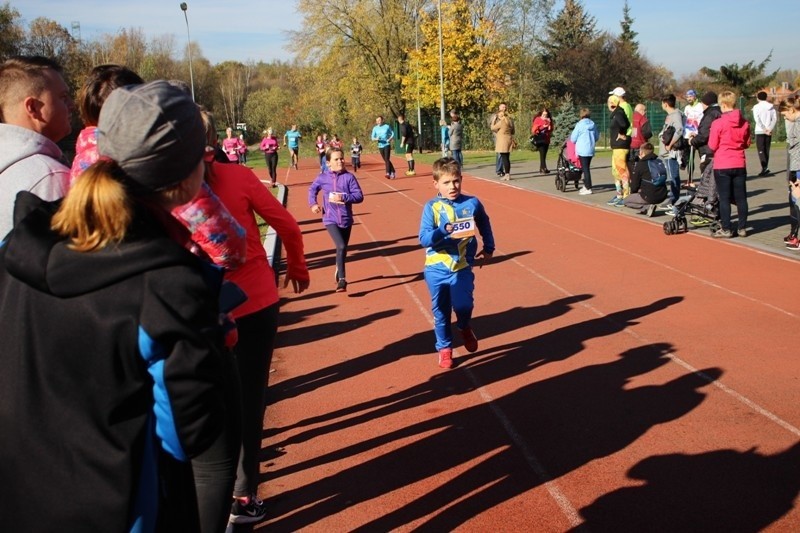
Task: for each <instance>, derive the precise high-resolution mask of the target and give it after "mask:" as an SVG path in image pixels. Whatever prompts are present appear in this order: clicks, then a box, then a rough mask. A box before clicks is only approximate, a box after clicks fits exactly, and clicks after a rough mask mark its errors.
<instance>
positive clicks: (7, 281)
mask: <svg viewBox="0 0 800 533" xmlns="http://www.w3.org/2000/svg"><path fill="white" fill-rule="evenodd" d="M98 129H99V130H100V132H101V133H100V134H99V137H98V140H99V144H98V146H99V151H100V154H101V158H100V159H99V160H98V161H96V162H95V163H94V164H92V165H91V166H89V167H88V168H87V169H86V170H85V171H84V172H83V173H82V174H81V176H80V178H79V179H78V180H77V181H76V182H75V184H74V185H73V187H72V188H71V189H70V190H69V192H68V193H67V195H66V197H65V198H64V199H63V200H62V201H61V202H60V203H59V202H46V201H44V200H42V199H40V198H38V197H36V196H34V195H33V194H32V193H30V192H27V191H23V192H20V193H19V194H18V195H17V201H16V206H15V211H14V229H13V230H12V231H11V232H10V233H9V234H8V239H7V240H6V241H5V243H4V245H3V246H2V247H0V308H1V312H0V334H2V335H3V338H4V339H8V342H6V343H4V346H3V350H0V390H2V391H4V397H3V401H4V405H7V406H9V408H8V409H5V410H4V415H3V416H2V417H0V434H2V435H4V436H11V435H13V438H11V437H8V438H3V439H0V455H2V456H3V457H15V458H18V460H17V461H12V462H11V463H9V464H7V465H4V468H3V475H4V482H7V483H9V485H8V487H14V489H15V490H3V491H2V495H3V505H4V510H3V513H0V531H35V530H37V529H41V526H42V514H41V509H42V507H41V506H42V505H44V506H45V508H46V509H47V521H48V523H53V524H58V526H59V528H63V530H64V531H129V530H133V529H136V530H138V531H143V532H155V531H201V528H200V524H199V522H200V518H199V516H198V508H197V503H196V494H195V487H194V485H193V479H192V472H191V469H190V468H189V464H188V461H189V460H190V459H192V458H195V457H197V456H198V455H199V454H203V453H205V452H206V451H207V450H208V449H209V447H210V446H211V445H212V444H213V443H214V442H216V441H217V440H218V439H219V437H220V435H221V434H222V432H223V431H224V430H225V428H226V423H227V421H229V420H232V419H235V418H236V417H238V405H237V402H238V398H237V397H236V395H235V391H236V389H234V388H233V387H232V385H233V384H234V383H235V382H234V381H233V375H232V374H231V370H232V368H231V360H230V358H229V357H227V356H226V355H225V352H224V349H223V345H222V339H223V335H224V332H223V328H222V325H221V324H220V305H219V303H218V297H219V294H220V291H221V283H222V276H223V274H222V272H221V271H219V270H218V269H214V268H211V267H210V266H208V264H207V262H206V261H205V260H203V259H201V258H199V257H197V256H196V255H194V254H192V253H191V252H190V251H188V250H187V249H186V248H185V246H183V244H184V241H185V240H187V237H188V230H186V229H185V228H184V227H183V226H182V225H180V223H179V222H178V221H177V220H176V219H175V218H174V217H173V216H171V215H170V213H169V210H171V209H173V208H174V207H175V206H178V205H181V204H183V203H186V202H188V201H189V200H191V199H193V198H194V196H195V194H196V193H197V191H198V189H199V188H200V184H201V182H202V180H203V174H204V170H205V165H204V163H203V159H202V156H203V153H204V148H205V131H204V127H203V122H202V120H201V117H200V113H199V110H198V108H197V106H196V105H195V104H194V102H193V101H192V99H191V96H188V95H186V94H184V93H183V92H181V91H180V90H179V89H176V88H174V87H172V86H170V85H169V84H167V83H166V82H163V81H159V82H153V83H148V84H144V85H139V86H132V87H120V88H117V89H115V90H114V91H113V92H112V93H111V94H110V95H109V97H108V98H107V99H106V101H105V104H104V105H103V108H102V110H101V112H100V118H99V122H98ZM12 303H13V305H12ZM21 332H24V333H21ZM236 451H238V446H237V447H231V453H230V455H229V456H228V457H221V458H220V460H221V461H226V463H227V464H235V458H236V455H237V454H236ZM12 463H13V464H12ZM165 488H166V489H167V490H164V489H165ZM17 489H19V491H17ZM31 494H36V498H31V497H30V495H31ZM65 494H69V497H68V498H65V497H64V495H65ZM230 497H231V493H230V491H228V492H227V493H226V494H224V495H223V496H222V497H221V498H220V500H221V501H220V502H219V503H218V505H219V506H220V507H223V506H225V505H227V506H230ZM49 521H52V522H49Z"/></svg>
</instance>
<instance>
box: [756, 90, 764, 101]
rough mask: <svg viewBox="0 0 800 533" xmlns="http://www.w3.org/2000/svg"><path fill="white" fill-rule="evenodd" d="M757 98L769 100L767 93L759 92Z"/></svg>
mask: <svg viewBox="0 0 800 533" xmlns="http://www.w3.org/2000/svg"><path fill="white" fill-rule="evenodd" d="M756 98H758V99H759V100H766V99H767V93H766V91H758V94H757V95H756Z"/></svg>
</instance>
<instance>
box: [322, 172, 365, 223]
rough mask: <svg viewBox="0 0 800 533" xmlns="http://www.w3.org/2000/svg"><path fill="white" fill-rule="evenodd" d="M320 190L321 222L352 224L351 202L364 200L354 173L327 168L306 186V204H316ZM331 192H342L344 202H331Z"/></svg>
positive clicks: (357, 202)
mask: <svg viewBox="0 0 800 533" xmlns="http://www.w3.org/2000/svg"><path fill="white" fill-rule="evenodd" d="M320 192H322V224H323V225H325V226H330V225H331V224H333V225H336V226H339V227H340V228H347V227H350V226H352V225H353V204H360V203H361V202H363V201H364V193H363V192H362V191H361V186H360V185H359V184H358V180H357V179H356V177H355V176H354V175H352V174H351V173H349V172H347V171H346V170H345V171H343V172H340V173H338V174H337V173H335V172H333V171H332V170H327V171H325V172H323V173H322V174H320V175H319V176H317V177H316V179H315V180H314V182H313V183H312V184H311V186H310V187H309V188H308V205H309V206H313V205H315V204H317V196H318V195H319V193H320ZM332 192H336V193H343V194H344V198H343V199H342V201H343V202H344V203H342V204H340V203H331V202H330V194H331V193H332Z"/></svg>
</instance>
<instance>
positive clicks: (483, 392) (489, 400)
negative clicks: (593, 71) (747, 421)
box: [359, 183, 800, 527]
mask: <svg viewBox="0 0 800 533" xmlns="http://www.w3.org/2000/svg"><path fill="white" fill-rule="evenodd" d="M384 185H386V186H387V187H388V188H390V189H393V190H394V191H395V192H397V193H399V194H401V195H402V196H403V197H405V198H406V199H408V200H409V201H410V202H412V203H414V204H416V205H417V206H419V207H422V206H423V205H424V204H422V203H420V202H418V201H417V200H415V199H413V198H411V197H410V196H408V195H407V194H405V193H403V192H401V191H398V190H397V189H396V188H394V187H392V186H391V185H389V184H388V183H387V184H384ZM506 208H507V209H509V210H514V211H517V212H520V213H522V211H520V210H517V209H513V208H510V207H508V206H506ZM525 214H526V215H527V216H529V217H530V218H534V219H536V220H540V221H541V222H542V223H546V224H549V225H550V226H552V227H556V228H559V229H562V230H564V231H568V232H570V233H574V234H575V235H580V236H582V237H583V238H586V239H589V240H591V241H594V242H596V243H597V244H600V245H604V246H608V247H610V248H613V249H615V250H617V251H620V252H625V253H627V254H629V255H632V256H634V257H636V258H638V259H641V260H644V261H647V262H650V263H653V264H656V265H658V266H660V267H662V268H667V269H669V270H672V271H674V272H677V273H680V274H682V275H684V276H687V277H689V278H690V279H692V280H694V281H696V282H698V283H701V284H705V285H707V286H710V287H713V288H716V289H718V290H721V291H724V292H727V293H729V294H731V295H734V296H737V297H740V298H744V299H746V300H749V301H751V302H753V303H756V304H760V305H763V306H765V307H768V308H770V309H773V310H775V311H778V312H780V313H783V314H785V315H787V316H790V317H793V318H798V316H797V315H796V314H795V313H792V312H790V311H787V310H785V309H782V308H780V307H777V306H775V305H772V304H770V303H768V302H764V301H762V300H758V299H756V298H752V297H750V296H747V295H744V294H741V293H739V292H736V291H732V290H730V289H727V288H725V287H722V286H720V285H718V284H716V283H714V282H711V281H709V280H705V279H702V278H700V277H697V276H694V275H692V274H688V273H686V272H684V271H682V270H678V269H677V268H674V267H670V266H669V265H664V264H663V263H659V262H657V261H654V260H652V259H650V258H648V257H646V256H643V255H639V254H636V253H633V252H631V250H628V249H624V248H620V247H617V246H613V245H611V244H609V243H607V242H604V241H601V240H599V239H595V238H592V237H589V236H587V235H585V234H583V233H579V232H578V231H576V230H573V229H571V228H567V227H563V226H558V225H556V224H552V222H551V221H549V220H544V219H538V218H536V217H531V216H530V213H525ZM359 222H360V224H361V225H362V227H364V229H365V231H366V232H367V234H368V235H369V237H370V239H372V240H373V242H377V240H376V239H375V237H374V235H373V234H372V232H370V231H369V228H367V226H366V224H364V223H363V221H361V220H359ZM496 254H497V256H498V257H501V256H503V255H505V254H504V252H502V250H500V249H498V250H497V251H496ZM381 255H383V257H384V259H385V260H386V261H387V262H388V263H389V265H390V267H391V269H392V271H393V272H394V273H395V274H402V273H401V272H400V270H399V269H398V268H397V266H396V265H395V264H394V262H393V261H392V259H391V258H390V257H388V256H386V255H384V254H381ZM770 257H772V256H770ZM511 262H512V263H514V264H515V265H517V266H518V267H520V268H522V269H523V270H525V271H526V272H528V273H530V274H532V275H534V276H535V277H536V278H538V279H539V280H541V281H542V282H544V283H546V284H548V285H550V286H551V287H553V288H554V289H555V290H557V291H558V292H560V293H561V294H563V295H565V296H567V297H571V296H575V295H574V294H572V293H571V292H569V291H567V290H566V289H565V288H563V287H562V286H560V285H559V284H558V283H556V282H555V281H553V280H551V279H549V278H547V277H546V276H543V275H542V274H540V273H539V272H536V271H535V270H533V269H532V268H530V267H528V266H527V265H525V264H523V263H522V262H520V261H519V260H518V259H517V258H513V259H511ZM403 288H404V289H405V290H406V292H407V293H408V294H409V295H410V297H411V299H412V300H413V301H414V302H415V303H416V305H417V308H418V309H419V310H420V312H421V313H422V315H423V316H424V317H425V319H426V320H427V321H428V323H429V324H430V325H431V327H432V326H433V316H432V315H431V313H430V312H429V310H428V309H427V308H426V306H424V305H423V304H422V302H421V301H420V300H419V298H417V296H416V294H414V292H413V291H412V290H411V288H410V287H409V284H404V285H403ZM578 305H580V306H581V307H583V308H585V309H587V310H589V311H590V312H592V313H593V314H595V315H596V316H599V317H602V318H604V319H607V320H610V319H609V318H608V315H607V314H606V313H604V312H603V311H601V310H599V309H597V308H596V307H594V306H592V305H591V304H588V303H586V302H578ZM622 331H623V332H624V333H626V334H628V335H630V336H632V337H633V338H635V339H636V340H637V342H641V343H644V344H651V343H652V342H653V341H651V340H649V339H646V338H644V337H643V336H641V335H639V334H638V333H636V332H635V331H633V330H632V329H630V328H629V327H626V328H624V329H623V330H622ZM667 357H668V358H669V359H670V360H671V361H672V362H674V363H675V364H677V365H678V366H680V367H682V368H684V369H686V370H687V371H689V372H690V373H692V374H694V375H695V376H697V377H699V378H700V379H702V380H703V381H705V382H707V383H709V384H711V385H713V386H714V387H716V388H717V389H718V390H720V391H722V392H724V393H725V394H727V395H728V396H730V397H731V398H733V399H735V400H736V401H737V402H739V403H741V404H743V405H745V406H747V407H748V408H749V409H751V410H752V411H754V412H755V413H757V414H759V415H761V416H763V417H764V418H766V419H767V420H769V421H771V422H773V423H775V424H776V425H778V426H780V427H782V428H783V429H785V430H787V431H788V432H790V433H792V434H793V435H795V436H800V429H798V428H797V427H795V426H794V425H792V424H791V423H789V422H787V421H786V420H783V419H782V418H780V417H779V416H778V415H776V414H775V413H773V412H771V411H770V410H768V409H766V408H764V407H762V406H761V405H759V404H758V403H757V402H755V401H753V400H751V399H750V398H748V397H747V396H745V395H743V394H741V393H739V392H738V391H736V390H735V389H732V388H731V387H728V386H727V385H725V384H724V383H722V382H721V381H719V380H717V379H714V378H712V377H711V376H709V375H708V374H705V373H704V372H702V371H700V369H698V368H695V367H694V366H692V365H691V364H689V363H688V362H686V361H685V360H683V359H681V358H680V357H678V356H677V355H675V354H674V353H672V352H670V353H668V354H667ZM459 370H462V371H464V372H465V373H466V374H467V376H468V377H469V379H470V380H471V381H472V383H473V385H474V386H475V389H476V390H477V391H478V392H479V394H480V396H481V398H482V399H483V401H484V403H486V404H488V406H489V407H490V409H491V410H492V412H493V414H494V415H495V417H496V418H497V419H498V420H499V421H500V423H501V425H502V426H503V428H504V429H505V431H506V433H507V434H508V436H509V437H510V438H511V440H512V442H514V444H515V445H516V446H517V447H518V448H519V449H520V450H521V452H522V454H523V456H524V458H525V461H526V462H527V464H528V466H529V467H530V469H531V470H532V471H533V472H534V474H536V475H537V476H538V477H539V479H540V480H541V481H542V483H543V484H544V485H545V487H546V488H547V491H548V493H549V494H550V495H551V497H552V498H553V499H554V500H555V501H556V503H557V504H558V505H559V507H560V508H561V510H562V512H563V513H564V516H565V517H566V518H567V520H569V522H570V524H571V525H572V526H573V527H574V526H577V525H580V524H582V523H583V521H582V520H581V518H580V515H579V514H578V513H577V511H576V510H575V508H574V506H573V505H572V504H571V502H570V501H569V498H567V497H566V495H565V494H564V493H563V492H562V491H561V489H560V488H559V486H558V484H557V483H556V482H555V481H553V479H552V477H551V476H550V475H549V474H548V473H547V471H546V470H545V469H544V467H543V466H542V464H541V462H540V461H539V460H538V459H537V458H536V456H535V455H534V454H533V453H532V452H531V451H530V448H529V447H528V445H527V443H526V442H525V441H524V439H523V438H522V437H521V436H520V434H519V433H518V432H517V431H516V429H515V428H514V425H513V424H512V423H511V420H510V419H509V417H508V416H506V414H505V413H504V412H503V410H502V409H500V408H499V407H498V406H497V404H496V403H495V400H494V397H493V396H492V395H491V393H489V391H488V390H487V389H486V387H485V386H484V385H483V384H482V383H480V381H479V380H478V378H477V377H476V376H475V374H474V373H473V372H472V371H471V370H470V369H469V368H468V367H461V368H459Z"/></svg>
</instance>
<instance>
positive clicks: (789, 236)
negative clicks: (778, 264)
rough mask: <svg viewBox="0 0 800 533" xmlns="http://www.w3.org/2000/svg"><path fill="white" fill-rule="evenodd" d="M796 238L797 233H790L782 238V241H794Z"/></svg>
mask: <svg viewBox="0 0 800 533" xmlns="http://www.w3.org/2000/svg"><path fill="white" fill-rule="evenodd" d="M796 240H797V235H795V234H794V233H790V234H789V235H787V236H786V237H784V238H783V242H789V241H796Z"/></svg>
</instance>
